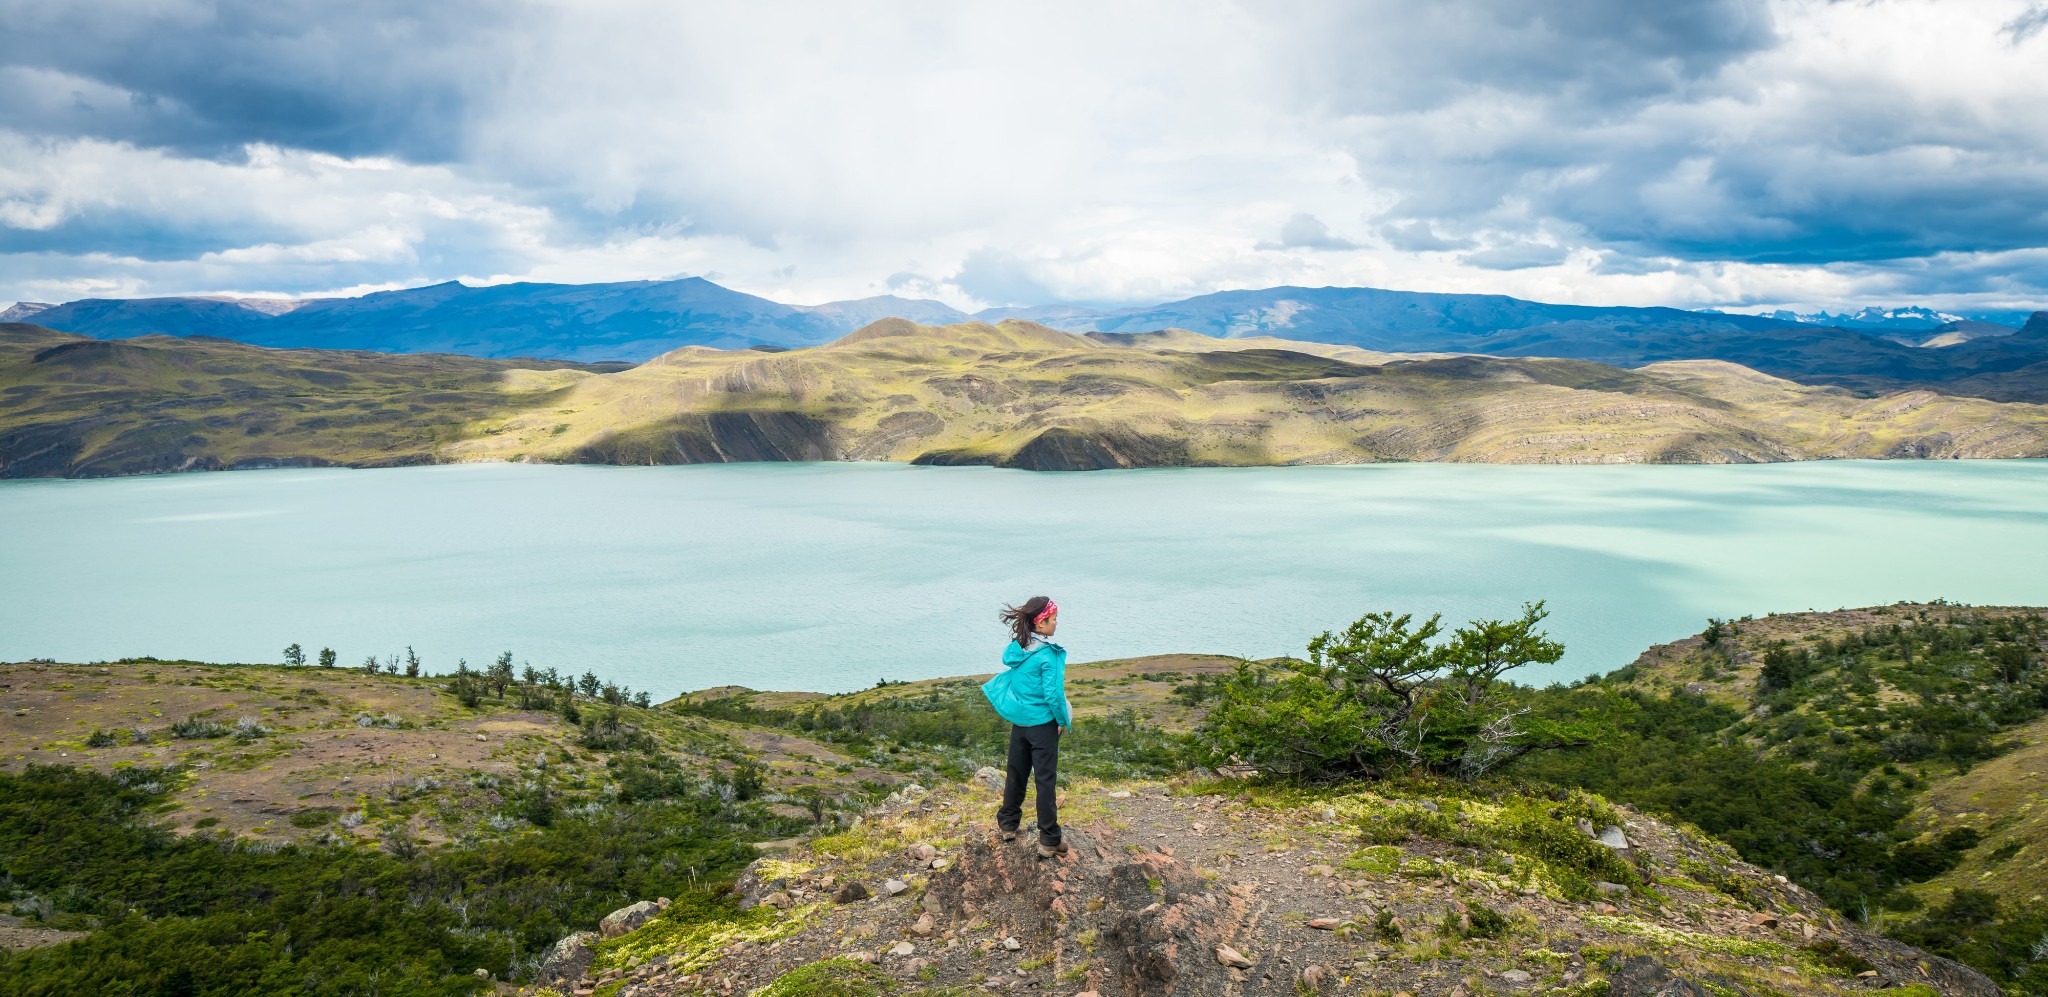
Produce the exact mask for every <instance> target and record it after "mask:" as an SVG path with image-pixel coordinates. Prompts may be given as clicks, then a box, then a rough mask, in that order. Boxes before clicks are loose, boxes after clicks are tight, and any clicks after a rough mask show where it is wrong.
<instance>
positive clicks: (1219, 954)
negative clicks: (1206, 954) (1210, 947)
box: [1216, 945, 1252, 969]
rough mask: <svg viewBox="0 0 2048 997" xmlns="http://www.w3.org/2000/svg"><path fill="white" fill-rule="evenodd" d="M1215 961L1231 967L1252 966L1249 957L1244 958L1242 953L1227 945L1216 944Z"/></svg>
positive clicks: (1247, 967)
mask: <svg viewBox="0 0 2048 997" xmlns="http://www.w3.org/2000/svg"><path fill="white" fill-rule="evenodd" d="M1216 961H1217V962H1220V963H1222V964H1224V965H1225V966H1229V967H1230V968H1232V969H1250V968H1252V961H1251V960H1250V959H1247V958H1245V957H1244V953H1242V952H1239V951H1238V950H1236V949H1234V948H1231V947H1230V946H1228V945H1218V946H1216Z"/></svg>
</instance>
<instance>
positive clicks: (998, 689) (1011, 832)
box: [981, 595, 1074, 858]
mask: <svg viewBox="0 0 2048 997" xmlns="http://www.w3.org/2000/svg"><path fill="white" fill-rule="evenodd" d="M1002 619H1003V622H1004V623H1007V624H1009V625H1010V634H1011V637H1012V638H1013V639H1012V640H1011V641H1010V646H1009V647H1006V648H1004V649H1003V665H1004V669H1003V671H1002V672H1001V673H1000V674H998V675H996V677H995V678H992V679H989V680H988V682H987V683H986V684H984V685H983V686H982V687H981V692H982V695H984V696H987V697H988V702H989V705H990V706H993V707H995V708H996V713H998V714H1000V715H1001V716H1002V718H1003V719H1005V720H1008V721H1009V722H1010V765H1009V772H1008V773H1007V775H1006V776H1005V777H1004V779H1003V805H1002V808H1001V809H999V810H997V811H996V827H997V828H999V829H1001V831H1002V833H1003V840H1004V841H1015V840H1017V823H1018V822H1019V821H1020V820H1022V819H1023V817H1024V779H1025V777H1026V776H1029V777H1031V780H1032V782H1034V783H1035V784H1036V785H1037V787H1038V857H1039V858H1052V857H1054V856H1056V855H1065V854H1066V853H1067V845H1066V842H1065V841H1063V840H1061V837H1060V814H1059V805H1058V803H1057V801H1055V800H1054V798H1053V780H1054V778H1055V777H1056V776H1057V775H1058V773H1059V766H1060V732H1062V731H1064V730H1066V729H1067V728H1068V727H1070V726H1073V723H1074V710H1073V707H1072V706H1070V705H1068V703H1067V649H1066V648H1063V647H1061V646H1059V645H1058V644H1055V643H1052V642H1051V641H1041V640H1039V638H1041V637H1051V636H1052V635H1053V633H1054V632H1055V631H1057V630H1059V627H1060V607H1059V606H1058V605H1057V604H1056V603H1054V602H1053V601H1052V600H1051V599H1048V598H1046V597H1045V596H1042V595H1037V596H1032V597H1031V598H1030V599H1027V600H1025V602H1024V604H1023V605H1022V606H1007V607H1004V609H1003V614H1002ZM1034 644H1036V645H1037V646H1036V647H1034V646H1032V645H1034Z"/></svg>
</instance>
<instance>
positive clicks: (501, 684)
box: [484, 651, 512, 702]
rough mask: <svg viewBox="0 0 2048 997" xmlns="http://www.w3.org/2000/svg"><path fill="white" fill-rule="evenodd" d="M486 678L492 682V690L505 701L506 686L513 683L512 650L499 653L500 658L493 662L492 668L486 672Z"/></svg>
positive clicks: (501, 700) (499, 698) (500, 699)
mask: <svg viewBox="0 0 2048 997" xmlns="http://www.w3.org/2000/svg"><path fill="white" fill-rule="evenodd" d="M484 678H485V679H486V680H487V681H489V682H490V685H491V692H492V693H493V694H494V695H496V696H497V697H498V700H499V701H500V702H503V701H504V699H505V687H506V686H508V685H511V684H512V652H510V651H506V652H505V653H503V654H500V655H498V660H496V661H493V662H491V667H490V670H489V671H486V672H485V673H484Z"/></svg>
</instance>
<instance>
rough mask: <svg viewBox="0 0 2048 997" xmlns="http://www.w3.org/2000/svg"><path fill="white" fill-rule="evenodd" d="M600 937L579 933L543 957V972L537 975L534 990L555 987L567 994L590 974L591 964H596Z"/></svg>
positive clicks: (539, 970) (592, 933)
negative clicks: (584, 976)
mask: <svg viewBox="0 0 2048 997" xmlns="http://www.w3.org/2000/svg"><path fill="white" fill-rule="evenodd" d="M597 939H598V935H597V932H595V931H579V932H577V933H575V934H573V935H570V936H568V937H567V938H564V939H562V940H561V941H558V942H556V943H555V946H554V947H553V948H551V949H549V950H548V954H547V955H546V956H544V957H542V959H541V962H540V968H539V969H538V970H535V971H534V975H533V985H534V987H535V988H540V987H554V988H555V989H557V990H563V991H566V990H568V989H569V988H571V987H573V986H575V985H576V981H577V980H580V979H582V978H583V974H585V973H587V972H589V971H590V964H591V963H592V962H595V961H596V960H597V949H596V948H595V946H596V945H597Z"/></svg>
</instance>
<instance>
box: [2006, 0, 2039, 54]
mask: <svg viewBox="0 0 2048 997" xmlns="http://www.w3.org/2000/svg"><path fill="white" fill-rule="evenodd" d="M2042 28H2048V5H2041V4H2036V5H2035V6H2034V7H2032V8H2031V9H2029V10H2028V11H2027V12H2026V13H2024V14H2021V15H2020V16H2018V17H2015V18H2013V19H2012V20H2010V21H2007V22H2005V27H2003V28H2000V29H1999V34H2002V35H2004V36H2005V37H2007V38H2008V39H2011V41H2012V43H2013V44H2014V45H2018V44H2020V43H2021V42H2024V41H2026V40H2027V39H2029V38H2032V37H2034V36H2035V35H2038V34H2040V33H2041V29H2042Z"/></svg>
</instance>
